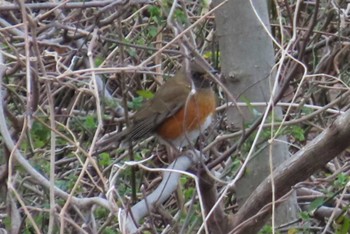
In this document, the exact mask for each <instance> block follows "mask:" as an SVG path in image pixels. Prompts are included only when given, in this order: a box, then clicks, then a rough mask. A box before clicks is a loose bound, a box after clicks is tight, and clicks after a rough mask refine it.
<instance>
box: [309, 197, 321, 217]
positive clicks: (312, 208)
mask: <svg viewBox="0 0 350 234" xmlns="http://www.w3.org/2000/svg"><path fill="white" fill-rule="evenodd" d="M323 204H324V199H323V198H321V197H319V198H316V199H315V200H313V201H312V202H311V203H310V206H309V209H308V211H309V212H310V213H313V212H314V211H315V210H316V209H318V208H319V207H320V206H322V205H323Z"/></svg>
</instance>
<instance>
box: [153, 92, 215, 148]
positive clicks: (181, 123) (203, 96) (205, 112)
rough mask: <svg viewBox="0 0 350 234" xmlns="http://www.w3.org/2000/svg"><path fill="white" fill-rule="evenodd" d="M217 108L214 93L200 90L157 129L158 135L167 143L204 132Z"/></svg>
mask: <svg viewBox="0 0 350 234" xmlns="http://www.w3.org/2000/svg"><path fill="white" fill-rule="evenodd" d="M215 108H216V97H215V94H214V92H213V91H212V90H211V89H203V90H198V91H197V92H196V93H195V94H193V95H191V96H190V97H189V98H188V100H187V102H186V104H185V105H184V106H183V107H182V108H181V109H180V110H179V111H178V112H177V113H176V114H175V115H173V116H171V117H169V118H167V119H166V120H165V121H164V122H163V123H161V124H160V125H159V127H157V129H156V133H157V134H158V135H159V136H160V137H161V138H162V139H163V140H165V141H168V142H171V143H172V142H173V141H178V140H179V138H181V137H184V135H185V134H189V135H190V133H191V132H192V131H198V130H203V129H202V126H203V125H204V124H207V123H206V121H207V120H208V117H209V116H211V115H212V114H213V113H214V112H215ZM206 127H207V126H206ZM195 137H198V135H197V136H195ZM190 140H194V139H190Z"/></svg>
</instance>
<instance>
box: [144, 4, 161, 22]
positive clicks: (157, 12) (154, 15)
mask: <svg viewBox="0 0 350 234" xmlns="http://www.w3.org/2000/svg"><path fill="white" fill-rule="evenodd" d="M147 9H148V12H149V13H150V15H151V19H152V20H153V21H154V22H156V23H157V24H158V25H159V24H161V20H162V19H161V13H162V11H161V9H160V7H159V6H155V5H151V6H149V7H148V8H147Z"/></svg>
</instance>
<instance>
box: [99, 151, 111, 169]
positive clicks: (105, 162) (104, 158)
mask: <svg viewBox="0 0 350 234" xmlns="http://www.w3.org/2000/svg"><path fill="white" fill-rule="evenodd" d="M98 158H99V160H98V163H99V164H100V165H101V166H102V167H107V166H109V165H111V163H112V160H111V156H110V155H109V153H106V152H105V153H102V154H100V155H99V157H98Z"/></svg>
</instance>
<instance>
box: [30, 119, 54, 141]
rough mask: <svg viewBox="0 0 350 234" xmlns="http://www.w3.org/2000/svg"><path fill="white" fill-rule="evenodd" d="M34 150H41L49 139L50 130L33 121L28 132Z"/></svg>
mask: <svg viewBox="0 0 350 234" xmlns="http://www.w3.org/2000/svg"><path fill="white" fill-rule="evenodd" d="M30 134H31V138H32V141H33V144H34V147H35V148H42V147H43V146H44V145H46V144H47V143H48V141H49V139H50V135H51V130H50V129H48V128H47V127H46V126H45V125H43V124H42V123H40V122H38V121H34V122H33V125H32V129H31V131H30Z"/></svg>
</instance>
